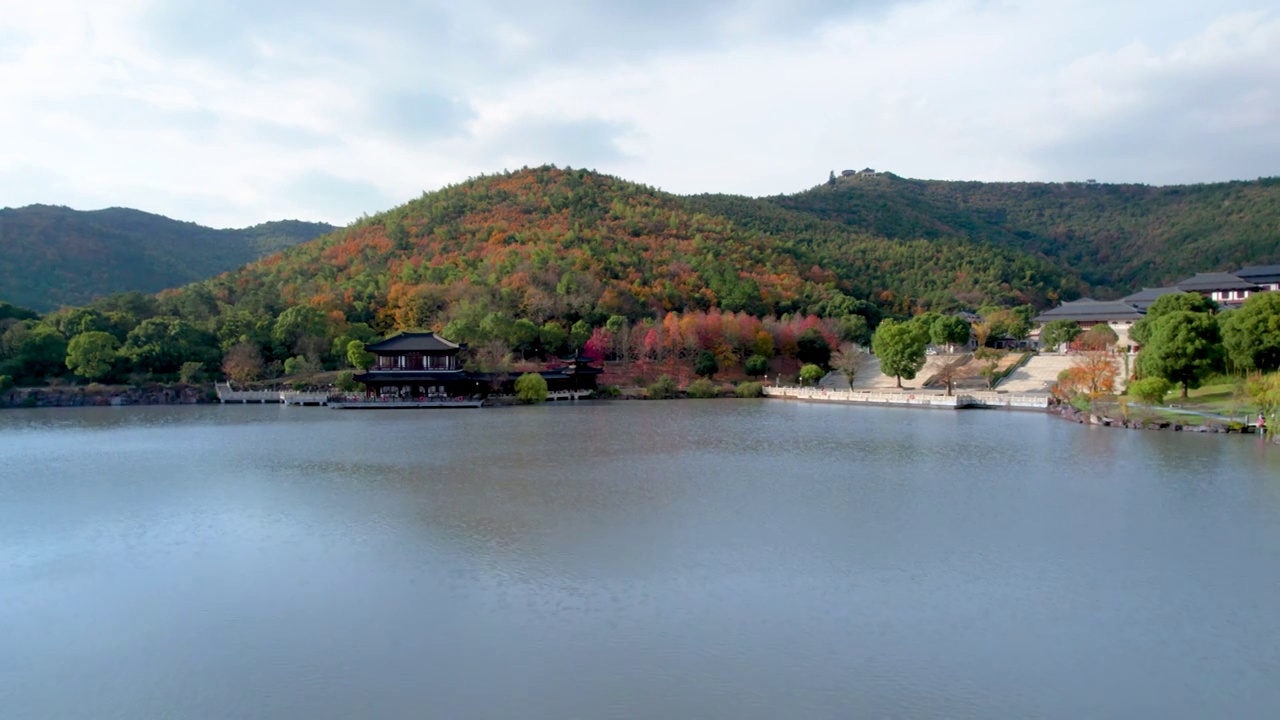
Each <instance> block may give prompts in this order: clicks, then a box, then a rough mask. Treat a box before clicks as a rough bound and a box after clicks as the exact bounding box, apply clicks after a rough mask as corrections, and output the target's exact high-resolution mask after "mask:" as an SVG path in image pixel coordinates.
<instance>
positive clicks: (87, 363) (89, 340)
mask: <svg viewBox="0 0 1280 720" xmlns="http://www.w3.org/2000/svg"><path fill="white" fill-rule="evenodd" d="M119 346H120V343H119V342H118V341H117V340H116V338H115V336H114V335H112V334H111V333H108V332H103V331H101V330H94V331H90V332H83V333H80V334H79V335H76V336H75V337H73V338H71V342H70V343H68V344H67V358H66V363H67V368H68V369H69V370H71V372H73V373H75V374H76V375H79V376H80V377H82V378H84V379H85V380H97V379H98V378H101V377H102V376H104V375H106V374H107V373H109V372H111V366H112V364H113V363H115V361H116V349H117V348H119Z"/></svg>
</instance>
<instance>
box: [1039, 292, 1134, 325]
mask: <svg viewBox="0 0 1280 720" xmlns="http://www.w3.org/2000/svg"><path fill="white" fill-rule="evenodd" d="M1141 318H1142V311H1141V310H1139V309H1138V308H1136V307H1134V306H1133V305H1131V304H1129V303H1127V302H1121V301H1105V302H1100V301H1098V300H1094V299H1092V298H1081V299H1079V300H1076V301H1074V302H1067V303H1062V304H1061V305H1059V306H1058V307H1056V308H1054V309H1052V310H1046V311H1045V312H1042V313H1040V314H1039V315H1037V316H1035V317H1034V318H1032V319H1031V321H1032V322H1035V323H1047V322H1051V321H1053V320H1075V321H1076V322H1110V321H1113V320H1139V319H1141Z"/></svg>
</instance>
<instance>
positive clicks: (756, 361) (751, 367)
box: [743, 355, 769, 377]
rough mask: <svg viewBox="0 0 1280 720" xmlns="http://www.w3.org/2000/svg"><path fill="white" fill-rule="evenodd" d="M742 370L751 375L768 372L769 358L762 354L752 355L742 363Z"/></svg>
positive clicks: (757, 375) (755, 375)
mask: <svg viewBox="0 0 1280 720" xmlns="http://www.w3.org/2000/svg"><path fill="white" fill-rule="evenodd" d="M743 370H745V371H746V373H747V374H748V375H750V376H751V377H760V376H761V375H766V374H768V372H769V358H767V357H765V356H763V355H752V356H751V357H749V358H747V361H746V362H745V363H743Z"/></svg>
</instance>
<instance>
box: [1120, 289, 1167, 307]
mask: <svg viewBox="0 0 1280 720" xmlns="http://www.w3.org/2000/svg"><path fill="white" fill-rule="evenodd" d="M1181 292H1182V291H1181V290H1179V289H1178V288H1176V287H1158V288H1142V289H1141V290H1139V291H1138V292H1136V293H1134V294H1132V295H1126V296H1125V297H1122V298H1120V302H1123V303H1128V304H1130V305H1132V306H1134V307H1136V308H1138V309H1139V310H1143V311H1145V310H1146V309H1147V308H1149V307H1151V303H1154V302H1155V301H1156V300H1158V299H1159V298H1161V297H1164V296H1165V295H1175V294H1178V293H1181Z"/></svg>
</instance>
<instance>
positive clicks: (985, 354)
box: [973, 347, 1004, 360]
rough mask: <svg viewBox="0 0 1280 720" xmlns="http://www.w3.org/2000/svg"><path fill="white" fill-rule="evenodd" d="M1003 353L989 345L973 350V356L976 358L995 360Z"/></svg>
mask: <svg viewBox="0 0 1280 720" xmlns="http://www.w3.org/2000/svg"><path fill="white" fill-rule="evenodd" d="M1003 354H1004V353H1002V352H1000V351H999V350H996V349H995V348H989V347H980V348H978V349H977V350H974V351H973V357H974V359H976V360H995V359H997V358H999V357H1000V356H1001V355H1003Z"/></svg>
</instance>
